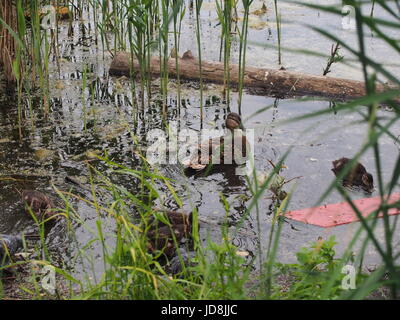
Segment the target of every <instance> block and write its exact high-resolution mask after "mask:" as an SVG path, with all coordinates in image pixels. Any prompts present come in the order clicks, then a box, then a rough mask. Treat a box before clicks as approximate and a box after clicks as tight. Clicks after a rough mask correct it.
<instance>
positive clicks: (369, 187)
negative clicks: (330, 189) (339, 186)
mask: <svg viewBox="0 0 400 320" xmlns="http://www.w3.org/2000/svg"><path fill="white" fill-rule="evenodd" d="M351 161H352V159H349V158H345V157H343V158H340V159H338V160H334V161H332V165H333V168H332V169H331V170H332V171H333V173H334V174H335V176H338V175H339V174H340V172H341V171H342V170H343V169H344V168H345V167H346V166H347V165H348V164H349V163H350V162H351ZM343 185H344V186H357V187H361V188H362V189H363V190H364V191H366V192H367V193H372V191H373V190H374V178H373V176H372V174H370V173H368V172H367V169H365V167H364V166H363V165H362V164H361V163H359V162H357V163H356V164H355V166H354V167H353V168H352V169H351V170H350V171H349V172H348V173H347V175H345V176H344V177H343Z"/></svg>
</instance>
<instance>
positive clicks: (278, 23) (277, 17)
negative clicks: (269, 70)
mask: <svg viewBox="0 0 400 320" xmlns="http://www.w3.org/2000/svg"><path fill="white" fill-rule="evenodd" d="M274 7H275V19H276V30H277V35H278V64H280V65H281V64H282V51H281V40H282V33H281V14H280V12H279V11H278V0H274Z"/></svg>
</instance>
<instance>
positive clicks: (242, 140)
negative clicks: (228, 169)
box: [182, 112, 250, 170]
mask: <svg viewBox="0 0 400 320" xmlns="http://www.w3.org/2000/svg"><path fill="white" fill-rule="evenodd" d="M225 126H226V128H227V129H228V131H227V132H226V134H225V135H224V136H222V137H217V138H211V139H209V140H208V141H205V142H202V143H200V144H199V145H198V146H196V148H195V150H194V152H193V153H192V156H191V157H190V158H189V159H186V160H184V161H182V164H183V165H184V166H186V167H188V168H191V169H194V170H203V169H204V168H206V167H207V165H208V164H217V165H219V164H222V165H232V164H233V165H241V164H243V163H244V162H245V160H246V157H247V156H248V151H249V150H250V149H249V147H250V144H249V142H248V141H247V138H246V135H245V134H244V132H243V130H244V127H243V124H242V119H241V117H240V116H239V115H238V114H237V113H234V112H231V113H229V114H228V115H227V116H226V120H225Z"/></svg>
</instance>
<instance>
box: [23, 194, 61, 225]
mask: <svg viewBox="0 0 400 320" xmlns="http://www.w3.org/2000/svg"><path fill="white" fill-rule="evenodd" d="M21 197H22V201H23V202H24V203H25V205H26V206H28V207H29V208H30V209H31V210H32V212H33V213H34V214H35V216H36V217H37V218H38V219H43V218H50V217H51V216H53V215H54V214H55V213H54V211H53V209H54V208H55V206H54V203H53V201H52V200H51V199H50V198H49V197H48V196H46V195H45V194H43V193H41V192H39V191H34V190H23V191H22V193H21ZM27 213H29V211H28V210H27Z"/></svg>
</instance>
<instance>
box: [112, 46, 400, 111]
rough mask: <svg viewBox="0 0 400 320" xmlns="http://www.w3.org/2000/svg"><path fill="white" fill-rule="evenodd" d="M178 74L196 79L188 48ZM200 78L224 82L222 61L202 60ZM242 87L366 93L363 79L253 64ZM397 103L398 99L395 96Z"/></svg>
mask: <svg viewBox="0 0 400 320" xmlns="http://www.w3.org/2000/svg"><path fill="white" fill-rule="evenodd" d="M130 66H131V56H130V54H129V53H126V52H120V53H118V54H117V55H116V56H115V57H114V60H113V61H112V63H111V66H110V75H112V76H129V75H130V71H131V67H130ZM132 66H133V70H134V71H139V70H140V69H139V62H138V61H137V60H135V59H134V60H133V61H132ZM168 72H169V75H170V76H173V77H176V76H177V71H176V60H175V58H170V59H169V60H168ZM150 73H151V74H152V75H153V76H157V75H159V74H160V59H159V57H153V58H152V59H151V62H150ZM179 73H180V78H181V79H186V80H199V79H200V73H199V61H198V60H197V59H195V58H194V57H193V56H192V54H191V52H190V51H187V52H186V53H185V54H184V55H183V57H182V58H179ZM202 77H203V79H204V81H208V82H214V83H224V64H223V63H220V62H210V61H202ZM230 83H231V85H232V86H234V87H237V86H238V84H239V67H238V66H237V65H231V66H230ZM244 87H245V88H248V89H255V90H254V91H255V93H256V94H261V95H266V96H277V97H280V98H287V97H294V96H318V97H324V98H328V99H332V100H342V101H343V100H351V99H356V98H360V97H363V96H365V95H366V90H365V85H364V82H360V81H354V80H347V79H339V78H330V77H326V76H315V75H310V74H304V73H299V72H292V71H286V70H273V69H263V68H255V67H246V71H245V74H244ZM388 89H395V88H394V87H386V86H383V85H380V84H378V85H377V91H378V92H382V91H385V90H388ZM396 102H397V103H400V99H396Z"/></svg>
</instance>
